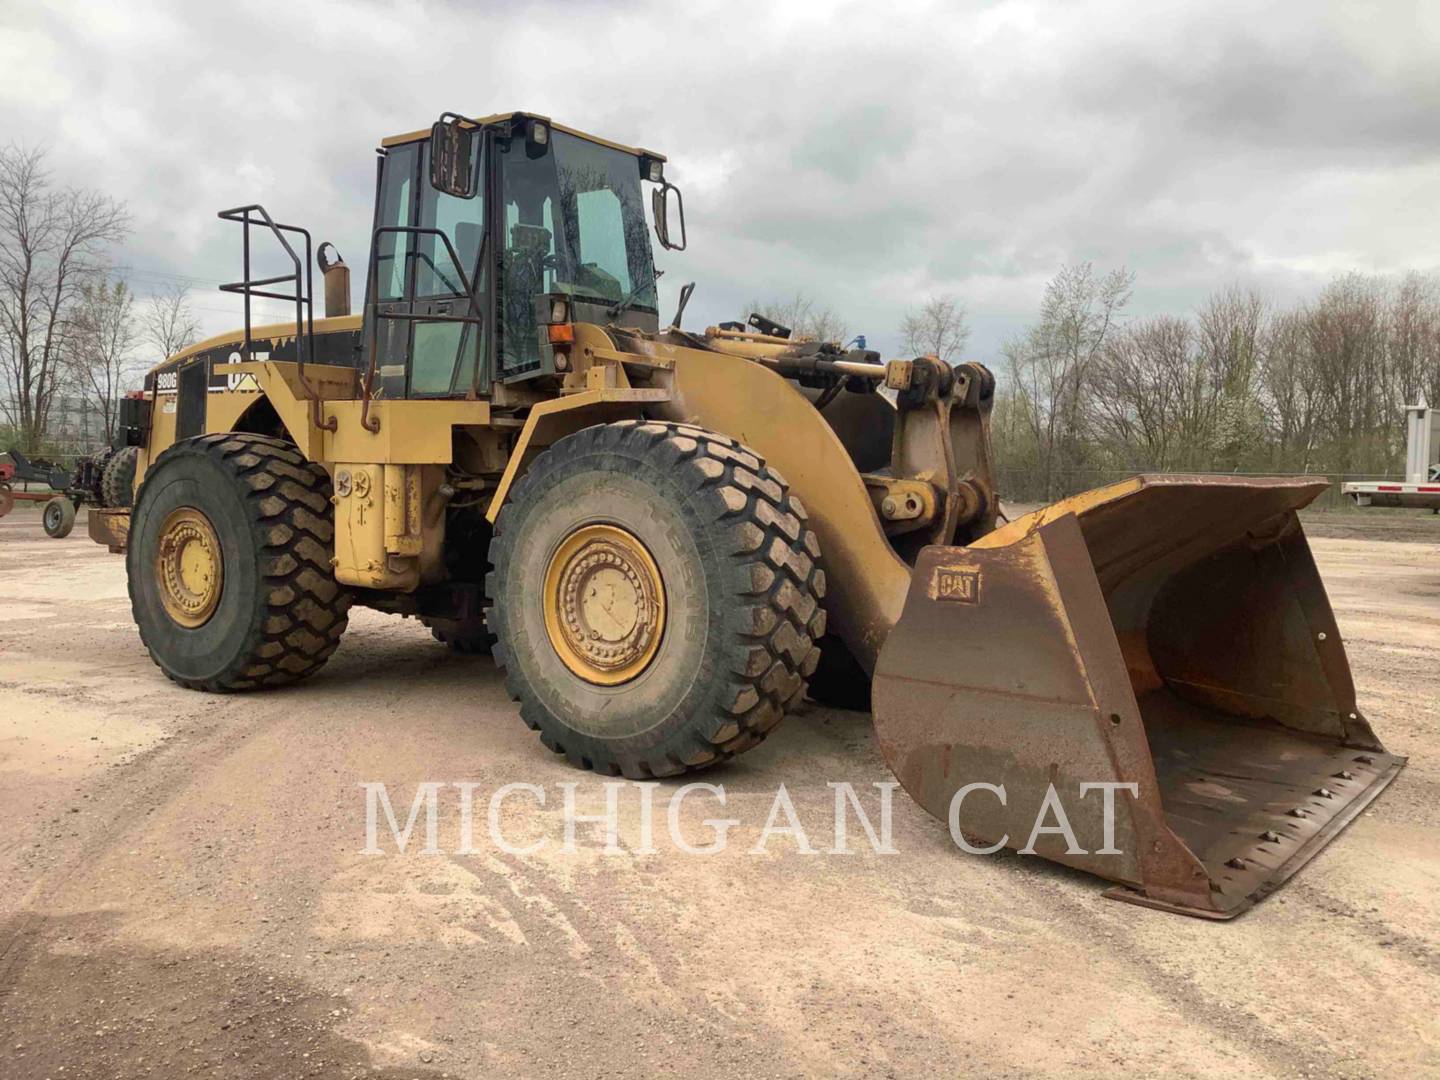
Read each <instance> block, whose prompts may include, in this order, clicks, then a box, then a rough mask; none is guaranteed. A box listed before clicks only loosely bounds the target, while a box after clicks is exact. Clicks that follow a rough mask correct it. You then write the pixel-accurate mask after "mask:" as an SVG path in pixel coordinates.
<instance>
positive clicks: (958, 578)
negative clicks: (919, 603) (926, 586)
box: [930, 566, 980, 604]
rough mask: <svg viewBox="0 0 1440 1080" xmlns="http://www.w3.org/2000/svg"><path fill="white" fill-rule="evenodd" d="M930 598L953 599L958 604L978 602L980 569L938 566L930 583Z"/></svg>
mask: <svg viewBox="0 0 1440 1080" xmlns="http://www.w3.org/2000/svg"><path fill="white" fill-rule="evenodd" d="M930 598H931V599H932V600H953V601H955V602H956V603H960V604H978V603H979V602H980V571H979V570H974V569H970V568H968V567H960V566H938V567H936V568H935V577H934V579H933V580H932V581H931V583H930Z"/></svg>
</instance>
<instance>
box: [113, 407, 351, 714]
mask: <svg viewBox="0 0 1440 1080" xmlns="http://www.w3.org/2000/svg"><path fill="white" fill-rule="evenodd" d="M333 549H334V528H333V526H332V523H331V508H330V477H329V475H328V474H327V473H326V472H325V470H324V469H322V468H321V467H320V466H319V465H315V464H313V463H311V462H308V461H306V460H305V458H304V457H303V456H302V455H301V454H300V452H299V451H298V450H296V449H295V447H294V446H293V445H292V444H290V443H287V442H284V441H282V440H280V439H274V438H271V437H269V436H266V435H250V434H242V433H230V434H222V435H201V436H199V437H198V438H194V439H186V440H184V441H182V442H178V443H176V444H175V445H174V446H172V447H170V449H168V450H166V451H165V453H163V454H161V455H160V457H159V459H158V460H157V461H156V462H155V464H154V465H153V466H151V468H150V469H149V470H147V471H146V474H145V482H144V484H142V485H141V488H140V491H139V497H138V498H137V500H136V505H135V510H134V513H133V514H132V516H131V525H130V543H129V547H128V550H127V553H126V572H127V575H128V577H129V584H130V604H131V609H132V611H133V612H134V615H135V624H136V626H137V627H139V630H140V638H141V640H142V641H143V642H144V643H145V646H146V648H147V649H149V651H150V657H151V659H153V660H154V661H155V663H156V664H157V665H158V666H159V667H160V670H162V671H163V672H165V674H166V675H167V676H169V677H170V678H171V679H173V680H174V681H175V682H177V683H179V684H180V685H181V686H186V687H189V688H191V689H194V690H207V691H211V692H225V691H232V690H250V689H255V688H258V687H262V686H281V685H284V684H286V683H291V682H295V681H296V680H298V679H303V678H304V677H305V676H307V675H310V674H313V673H314V672H315V671H317V670H319V668H320V667H321V666H322V665H323V664H324V663H325V661H326V660H328V659H329V658H330V654H331V653H333V652H334V651H335V648H336V646H338V645H339V643H340V635H341V634H342V633H344V631H345V626H346V621H347V612H348V611H349V608H350V601H351V597H350V594H349V593H348V592H347V591H346V590H345V589H343V588H342V587H341V586H340V585H339V584H338V583H337V582H336V580H335V577H334V572H333V570H332V568H331V565H330V557H331V554H332V551H333ZM212 585H213V592H207V589H210V588H211V587H212Z"/></svg>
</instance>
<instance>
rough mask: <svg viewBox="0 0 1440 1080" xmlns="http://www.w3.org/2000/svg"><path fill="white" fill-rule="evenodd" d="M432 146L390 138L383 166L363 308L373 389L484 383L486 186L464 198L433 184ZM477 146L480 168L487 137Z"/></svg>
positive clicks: (459, 387) (414, 394) (392, 391)
mask: <svg viewBox="0 0 1440 1080" xmlns="http://www.w3.org/2000/svg"><path fill="white" fill-rule="evenodd" d="M429 149H430V148H429V140H428V139H427V140H422V141H419V142H414V143H406V144H404V145H401V146H396V147H391V148H390V150H389V151H388V153H387V154H386V155H385V157H384V159H383V162H382V165H381V174H380V185H379V192H378V197H377V199H376V213H375V235H374V237H373V241H372V258H371V267H370V282H369V284H368V286H367V289H366V296H367V298H368V299H369V302H368V303H367V304H366V309H365V348H366V349H367V350H370V349H372V347H373V350H374V352H375V354H376V355H375V367H376V373H377V374H376V383H375V387H376V396H377V397H392V398H393V397H408V398H422V397H465V396H467V395H470V394H474V393H476V392H477V391H479V392H488V390H489V386H488V383H481V382H480V377H481V376H482V375H483V374H484V372H485V370H488V365H486V364H485V363H483V362H482V361H483V359H484V358H485V357H486V349H487V348H488V345H489V335H488V334H487V333H486V332H485V330H486V325H485V319H486V317H487V310H486V308H487V305H486V300H485V298H486V289H487V287H488V281H487V278H488V275H487V274H486V272H485V267H484V263H485V262H488V261H489V260H488V259H486V258H484V256H485V253H486V251H487V249H488V246H487V245H486V243H485V233H486V219H485V196H484V187H485V186H484V184H483V183H481V184H479V185H477V194H476V195H475V196H474V197H473V198H470V199H461V198H456V197H455V196H452V195H447V194H445V193H444V192H441V191H437V190H436V189H435V188H433V187H431V186H430V183H429V181H428V176H429ZM474 154H475V159H476V160H475V162H474V166H475V168H477V169H483V166H484V161H485V150H484V140H482V139H476V140H474ZM478 175H480V176H482V177H483V176H484V173H483V172H481V173H479V174H478ZM372 342H373V343H374V344H373V346H372V344H371V343H372ZM369 360H370V358H369V356H368V355H367V356H366V357H365V362H366V364H367V365H368V363H369Z"/></svg>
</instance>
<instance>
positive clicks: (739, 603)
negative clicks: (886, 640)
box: [486, 421, 825, 778]
mask: <svg viewBox="0 0 1440 1080" xmlns="http://www.w3.org/2000/svg"><path fill="white" fill-rule="evenodd" d="M490 551H491V555H490V559H491V562H492V563H493V564H494V567H495V569H494V571H493V573H492V574H491V575H490V579H489V582H488V587H487V589H486V593H487V595H489V596H490V597H492V598H493V600H492V603H491V607H490V608H489V609H488V610H487V612H486V616H487V621H488V623H489V625H490V627H491V628H492V629H493V630H494V632H495V635H496V638H497V641H496V644H495V659H496V662H497V664H498V665H499V666H500V667H501V668H503V669H504V672H505V683H506V687H507V689H508V690H509V692H510V694H511V696H512V697H513V698H515V699H516V700H518V701H519V702H520V714H521V716H522V717H523V718H524V720H525V722H526V723H527V724H529V725H530V727H531V728H533V729H535V730H537V731H539V732H540V737H541V740H542V741H543V742H544V743H545V745H546V746H548V747H549V748H550V749H551V750H553V751H555V752H556V753H559V754H564V755H565V756H566V757H567V758H568V759H569V760H570V761H571V762H572V763H574V764H576V765H578V766H581V767H582V768H587V769H595V770H596V771H598V772H603V773H608V774H611V775H618V774H624V775H625V776H629V777H637V778H644V777H653V776H669V775H673V774H676V773H681V772H684V771H686V770H687V769H691V768H698V767H701V766H705V765H709V764H712V763H714V762H717V761H721V760H724V759H726V758H729V757H732V756H733V755H735V754H738V753H741V752H742V751H745V750H748V749H749V748H750V747H752V746H755V745H756V744H757V743H759V742H760V741H761V740H762V739H763V738H764V737H765V735H766V734H767V733H768V732H769V731H770V730H771V729H773V728H774V727H775V725H776V724H778V723H779V722H780V720H781V719H782V718H783V717H784V715H785V713H786V711H787V710H789V709H791V708H793V707H795V706H796V705H798V704H799V703H800V702H801V701H802V699H803V698H804V696H805V679H806V677H807V676H808V675H809V674H810V673H811V672H812V671H814V669H815V664H816V663H817V662H818V660H819V655H820V654H819V649H818V648H817V647H816V642H817V640H818V639H819V637H820V635H821V634H823V633H824V630H825V612H824V610H823V609H822V608H821V606H820V600H821V599H822V597H823V596H824V592H825V575H824V572H823V571H822V570H821V569H820V566H819V554H820V551H819V545H818V543H817V541H816V539H815V534H814V533H813V532H812V531H810V529H809V528H808V527H807V525H806V518H805V511H804V508H803V506H802V505H801V503H800V500H799V499H798V498H795V497H793V496H791V495H790V494H789V491H788V490H787V488H786V486H785V483H784V481H783V480H782V479H781V478H780V476H779V475H778V474H776V473H774V472H773V471H771V470H770V469H768V468H767V467H766V465H765V462H764V460H763V459H761V458H760V457H759V456H758V455H756V454H755V453H753V452H752V451H750V450H747V449H746V448H745V447H743V446H741V445H740V444H739V443H737V442H735V441H734V440H733V439H729V438H727V437H725V436H723V435H717V434H715V433H713V432H709V431H706V430H704V429H703V428H698V427H692V426H689V425H681V424H662V423H642V422H639V421H626V422H623V423H618V424H606V425H601V426H597V427H592V428H587V429H586V430H584V431H581V432H579V433H577V434H575V435H571V436H569V437H568V438H565V439H562V440H561V441H559V442H558V443H556V444H555V445H554V446H552V447H551V448H550V449H549V450H547V451H546V452H545V453H543V454H541V455H540V456H539V457H537V458H536V459H535V461H534V463H533V464H531V466H530V467H529V469H528V470H527V471H526V473H525V474H524V476H523V477H522V478H521V479H520V482H519V483H518V484H517V485H516V486H515V489H514V491H513V492H512V494H511V497H510V500H509V502H507V503H506V505H505V507H504V509H503V510H501V512H500V517H499V520H498V521H497V522H496V528H495V540H494V542H493V544H492V545H491V549H490ZM607 575H608V576H607ZM567 627H568V628H569V629H567ZM597 628H605V629H604V630H603V632H602V630H601V629H597ZM571 634H573V635H574V637H573V638H572V637H568V636H567V635H571ZM591 665H593V667H592V666H591ZM607 680H608V682H607Z"/></svg>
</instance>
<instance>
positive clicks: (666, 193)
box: [361, 113, 683, 398]
mask: <svg viewBox="0 0 1440 1080" xmlns="http://www.w3.org/2000/svg"><path fill="white" fill-rule="evenodd" d="M664 161H665V159H664V158H663V157H662V156H661V155H659V154H655V153H652V152H651V151H648V150H640V149H634V148H631V147H626V146H621V145H619V144H616V143H612V142H608V141H606V140H603V139H598V138H595V137H593V136H589V135H585V134H582V133H581V132H578V131H574V130H572V129H569V128H564V127H560V126H558V125H556V124H553V123H552V122H551V121H550V120H549V119H548V118H546V117H542V116H535V115H533V114H529V113H513V114H504V115H498V116H489V117H483V118H480V119H470V118H468V117H462V116H458V115H456V114H453V113H446V114H445V115H444V116H443V117H442V118H441V120H440V122H439V123H437V124H435V126H434V127H433V128H432V129H431V130H429V131H423V132H412V133H410V134H408V135H398V136H395V137H393V138H389V139H385V140H384V141H383V142H382V144H381V148H380V160H379V163H378V169H379V175H378V179H377V193H376V200H375V223H374V233H373V237H372V243H371V257H370V264H369V272H368V275H367V285H366V294H365V295H366V304H365V314H364V336H363V342H364V344H363V355H362V357H361V361H362V366H363V368H365V369H366V370H370V368H371V364H372V363H373V365H374V368H373V370H374V372H375V376H374V384H373V392H374V394H375V396H376V397H391V398H394V397H410V398H422V397H471V396H487V395H489V394H490V393H491V387H492V385H493V384H494V383H496V382H501V383H514V382H521V381H524V380H531V379H536V378H543V377H545V376H552V375H555V374H557V373H563V370H564V368H565V366H566V364H567V360H566V358H565V356H564V353H563V350H562V351H561V353H560V355H559V357H558V359H557V354H556V351H555V349H554V348H553V347H552V345H551V340H552V338H557V339H559V338H563V337H564V335H556V334H554V333H552V331H551V329H550V327H551V326H552V325H558V324H567V323H571V322H575V321H580V322H593V323H598V324H601V325H605V324H607V323H614V324H616V325H620V326H631V327H636V328H639V329H643V330H649V331H655V330H657V329H658V327H659V319H658V314H657V300H656V291H655V278H656V276H657V275H656V271H655V264H654V259H653V252H652V249H651V246H650V234H649V230H648V228H647V226H646V222H645V209H644V203H643V201H642V196H641V187H640V185H641V182H642V181H650V182H654V183H658V184H660V185H662V186H661V187H660V188H659V189H657V190H656V192H655V194H656V195H657V196H658V197H657V198H655V199H654V213H655V215H656V217H657V228H656V232H657V236H658V237H659V239H660V240H661V243H662V244H663V245H665V246H667V247H674V248H677V249H678V248H681V247H683V240H682V241H681V242H680V243H672V242H670V237H669V230H668V208H669V207H670V206H671V205H672V204H674V205H676V206H679V203H678V198H679V196H678V192H676V191H675V189H674V188H673V187H672V186H671V185H669V184H668V183H666V182H665V181H664ZM679 213H680V215H681V224H680V225H679V228H680V229H681V235H682V236H683V207H680V208H679Z"/></svg>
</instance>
